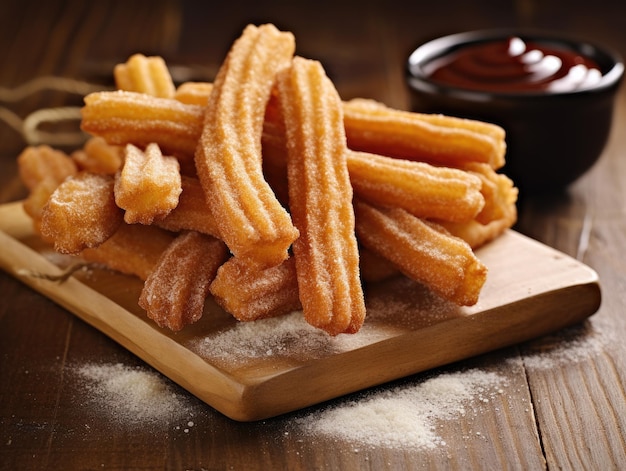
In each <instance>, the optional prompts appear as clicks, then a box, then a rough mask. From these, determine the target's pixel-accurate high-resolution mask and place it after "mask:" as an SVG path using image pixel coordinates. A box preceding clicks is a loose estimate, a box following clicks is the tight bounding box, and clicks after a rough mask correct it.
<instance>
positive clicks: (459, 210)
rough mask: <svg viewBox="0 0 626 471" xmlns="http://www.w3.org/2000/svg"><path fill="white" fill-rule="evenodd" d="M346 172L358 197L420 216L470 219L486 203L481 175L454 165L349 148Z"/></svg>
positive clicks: (460, 219) (456, 219)
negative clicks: (448, 165) (354, 150)
mask: <svg viewBox="0 0 626 471" xmlns="http://www.w3.org/2000/svg"><path fill="white" fill-rule="evenodd" d="M348 171H349V173H350V181H351V182H352V187H353V188H354V193H355V194H356V195H357V196H358V197H359V198H360V199H363V200H367V201H369V202H371V203H373V204H378V205H382V206H394V207H399V208H404V209H406V210H407V211H409V212H410V213H411V214H414V215H416V216H419V217H423V218H431V217H437V218H439V219H443V220H446V221H457V222H458V221H469V220H471V219H474V217H476V215H477V214H478V213H479V212H480V211H481V210H482V208H483V206H484V204H485V200H484V198H483V195H482V194H481V192H480V189H481V180H480V178H478V177H477V176H476V175H472V174H471V173H469V172H465V171H463V170H459V169H455V168H447V167H435V166H433V165H430V164H427V163H424V162H413V161H409V160H402V159H394V158H391V157H384V156H380V155H375V154H369V153H364V152H353V151H351V152H350V153H349V154H348Z"/></svg>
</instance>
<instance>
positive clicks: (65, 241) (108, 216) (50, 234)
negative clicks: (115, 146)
mask: <svg viewBox="0 0 626 471" xmlns="http://www.w3.org/2000/svg"><path fill="white" fill-rule="evenodd" d="M114 184H115V182H114V179H113V177H112V176H110V175H96V174H93V173H86V172H80V173H78V174H77V175H75V176H73V177H69V178H68V179H66V180H65V181H64V182H63V183H61V185H59V187H58V188H57V189H56V190H55V191H54V193H52V195H51V196H50V198H49V199H48V202H47V203H46V205H45V206H44V208H43V211H42V214H41V233H42V235H43V236H44V237H45V238H46V240H50V241H52V242H53V244H54V248H55V250H57V251H58V252H61V253H66V254H77V253H79V252H81V251H82V250H83V249H86V248H90V247H97V246H98V245H100V244H102V243H103V242H104V241H105V240H107V239H108V238H109V237H111V236H112V235H113V234H114V233H115V231H116V230H117V229H118V228H119V227H120V225H121V224H122V222H123V220H124V214H123V211H122V210H121V209H120V208H119V207H118V206H117V205H116V204H115V197H114V195H113V187H114Z"/></svg>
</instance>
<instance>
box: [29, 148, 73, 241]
mask: <svg viewBox="0 0 626 471" xmlns="http://www.w3.org/2000/svg"><path fill="white" fill-rule="evenodd" d="M17 168H18V173H19V175H20V178H21V180H22V182H23V183H24V185H25V186H26V187H27V188H28V189H29V190H30V191H29V193H28V196H27V197H26V199H25V200H24V202H23V208H24V211H25V212H26V214H28V215H29V216H30V217H31V219H32V220H33V227H34V229H35V230H36V231H37V232H41V215H42V213H43V208H44V206H45V205H46V203H47V202H48V199H49V198H50V195H52V193H53V192H54V191H55V190H56V189H57V187H58V186H59V185H60V184H61V183H62V182H63V181H64V180H65V179H66V178H68V177H70V176H73V175H76V173H77V172H78V169H77V167H76V164H75V163H74V162H73V160H72V159H71V158H70V157H69V156H68V155H67V154H66V153H65V152H62V151H60V150H56V149H53V148H51V147H50V146H47V145H40V146H29V147H26V148H25V149H24V150H23V151H22V152H21V153H20V155H19V156H18V158H17Z"/></svg>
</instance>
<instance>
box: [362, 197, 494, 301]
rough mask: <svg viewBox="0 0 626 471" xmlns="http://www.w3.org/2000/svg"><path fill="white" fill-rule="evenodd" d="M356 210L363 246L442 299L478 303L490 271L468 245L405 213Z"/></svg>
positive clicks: (437, 227) (399, 211) (366, 209)
mask: <svg viewBox="0 0 626 471" xmlns="http://www.w3.org/2000/svg"><path fill="white" fill-rule="evenodd" d="M354 208H355V212H356V232H357V236H358V238H359V242H360V243H361V244H363V245H364V246H365V247H367V248H369V249H370V250H372V251H374V252H375V253H378V254H379V255H381V256H383V257H385V258H386V259H388V260H390V261H391V262H392V263H393V264H394V265H396V266H397V267H398V269H399V270H400V271H401V272H402V273H404V274H405V275H406V276H408V277H409V278H411V279H413V280H415V281H418V282H420V283H423V284H424V285H426V286H427V287H428V288H430V289H431V290H432V291H433V292H434V293H436V294H438V295H439V296H441V297H442V298H444V299H447V300H449V301H452V302H454V303H456V304H458V305H464V306H471V305H474V304H476V303H477V302H478V297H479V294H480V291H481V289H482V286H483V284H484V283H485V280H486V277H487V268H486V267H485V265H484V264H483V263H482V262H481V261H480V260H478V258H477V257H476V256H475V255H474V253H473V252H472V249H471V247H470V246H469V245H468V244H467V243H466V242H465V241H463V240H462V239H460V238H457V237H454V236H452V235H450V234H449V233H448V232H447V231H446V230H445V229H443V228H442V227H440V226H436V225H435V224H433V223H428V222H426V221H424V220H422V219H420V218H418V217H415V216H413V215H412V214H410V213H408V212H407V211H405V210H403V209H399V208H377V207H374V206H371V205H369V204H367V203H364V202H362V201H355V203H354Z"/></svg>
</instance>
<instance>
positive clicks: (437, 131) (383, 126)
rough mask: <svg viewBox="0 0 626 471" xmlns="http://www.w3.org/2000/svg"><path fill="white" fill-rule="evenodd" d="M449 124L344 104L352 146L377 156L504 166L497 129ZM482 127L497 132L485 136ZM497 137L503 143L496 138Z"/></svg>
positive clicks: (367, 103)
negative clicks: (477, 128)
mask: <svg viewBox="0 0 626 471" xmlns="http://www.w3.org/2000/svg"><path fill="white" fill-rule="evenodd" d="M450 119H451V123H450V124H451V125H449V126H442V125H441V122H442V121H444V118H443V117H440V118H439V120H431V121H430V122H429V120H424V119H423V115H420V114H417V113H411V112H408V111H400V110H395V109H392V108H388V107H386V106H384V105H382V104H380V103H377V102H373V101H371V100H363V99H355V100H351V101H349V102H345V103H344V124H345V127H346V136H347V139H348V147H350V148H351V149H354V150H361V151H366V152H371V153H374V154H382V155H388V156H391V157H400V158H404V159H407V160H418V161H424V162H429V163H434V164H438V165H444V166H450V167H458V166H461V165H462V164H464V163H466V162H482V163H488V164H489V165H490V166H492V167H493V168H500V167H502V165H504V152H505V146H504V134H503V132H502V130H501V128H498V127H497V126H495V125H488V124H486V123H482V124H481V125H480V131H481V132H478V131H477V130H476V129H473V128H476V125H475V123H473V122H471V123H469V124H470V125H469V126H468V125H466V126H463V127H462V123H463V120H460V119H459V118H450ZM483 127H489V129H493V132H492V133H486V132H484V131H483V130H482V128H483ZM498 133H501V134H502V137H501V138H497V137H494V135H497V134H498Z"/></svg>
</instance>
